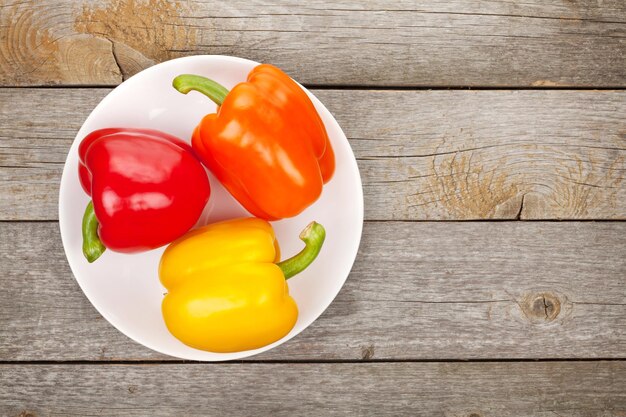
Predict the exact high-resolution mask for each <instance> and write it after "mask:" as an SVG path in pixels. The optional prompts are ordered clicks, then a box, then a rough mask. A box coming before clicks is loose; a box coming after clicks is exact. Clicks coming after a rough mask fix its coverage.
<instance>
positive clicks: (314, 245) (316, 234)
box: [276, 222, 326, 279]
mask: <svg viewBox="0 0 626 417" xmlns="http://www.w3.org/2000/svg"><path fill="white" fill-rule="evenodd" d="M325 238H326V230H324V227H323V226H322V225H321V224H319V223H316V222H311V223H309V225H308V226H307V227H305V228H304V230H303V231H302V233H300V239H301V240H302V241H303V242H304V245H305V246H304V249H302V250H301V251H300V253H298V254H297V255H295V256H292V257H291V258H289V259H285V260H284V261H282V262H279V263H277V264H276V265H278V267H279V268H280V269H281V270H282V271H283V274H285V279H289V278H291V277H293V276H294V275H296V274H299V273H300V272H302V271H304V270H305V269H306V267H307V266H309V265H311V262H313V261H314V260H315V258H317V255H318V254H319V253H320V250H321V249H322V245H323V244H324V239H325Z"/></svg>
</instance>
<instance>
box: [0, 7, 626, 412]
mask: <svg viewBox="0 0 626 417" xmlns="http://www.w3.org/2000/svg"><path fill="white" fill-rule="evenodd" d="M193 54H227V55H236V56H243V57H247V58H250V59H254V60H257V61H262V62H269V63H273V64H275V65H278V66H280V67H281V68H283V69H284V70H286V71H287V72H288V73H289V74H291V75H292V76H293V77H295V78H296V79H298V80H299V81H301V82H302V83H303V84H305V85H306V86H307V87H309V88H311V90H312V91H313V92H314V93H315V94H316V95H317V96H318V97H319V98H320V99H321V100H322V101H323V102H324V103H325V104H326V105H327V107H328V108H329V109H330V110H331V112H333V114H334V115H335V116H336V118H337V119H338V121H339V123H340V124H341V126H342V127H343V129H344V131H345V132H346V134H347V136H348V137H349V140H350V144H351V145H352V148H353V149H354V152H355V154H356V156H357V159H358V163H359V168H360V170H361V175H362V177H363V186H364V191H365V216H366V222H365V227H364V235H363V240H362V242H361V247H360V252H359V255H358V258H357V261H356V264H355V265H354V269H353V271H352V273H351V275H350V277H349V278H348V281H347V283H346V285H345V286H344V288H343V289H342V291H341V293H340V294H339V296H338V297H337V299H336V300H335V301H334V302H333V304H332V305H331V306H330V308H329V309H328V310H327V311H326V313H324V315H323V316H322V317H320V318H319V319H318V320H317V321H316V322H315V323H314V324H313V325H312V326H311V327H310V328H309V329H307V330H306V331H304V332H303V333H302V334H300V335H299V336H298V337H296V338H295V339H293V340H291V341H290V342H288V343H286V344H284V345H282V346H281V347H279V348H277V349H274V350H272V351H270V352H267V353H265V354H262V355H259V356H257V357H253V358H251V359H250V360H245V361H238V362H235V363H221V364H216V363H193V362H187V361H180V360H176V359H173V358H170V357H166V356H163V355H160V354H157V353H155V352H153V351H151V350H148V349H147V348H144V347H142V346H141V345H139V344H137V343H134V342H132V341H131V340H129V339H128V338H126V337H125V336H124V335H122V334H121V333H120V332H118V331H117V330H116V329H114V328H113V327H112V326H111V325H109V324H108V322H106V321H105V320H104V319H103V318H102V317H101V316H100V315H99V314H98V313H97V312H96V310H95V309H94V308H93V307H92V306H91V304H90V303H89V302H88V301H87V299H86V298H85V296H84V295H83V294H82V292H81V291H80V289H79V288H78V286H77V284H76V281H75V280H74V278H73V277H72V274H71V272H70V270H69V267H68V265H67V262H66V260H65V256H64V254H63V248H62V245H61V240H60V236H59V227H58V224H57V219H58V210H57V195H58V188H59V179H60V176H61V171H62V168H63V163H64V161H65V157H66V155H67V152H68V149H69V146H70V144H71V142H72V140H73V139H74V136H75V134H76V132H77V130H78V129H79V127H80V126H81V123H82V122H83V121H84V119H85V118H86V117H87V115H88V114H89V112H90V111H91V110H92V109H93V107H94V106H95V105H96V104H97V103H98V102H99V100H101V99H102V98H103V97H104V96H105V95H106V94H107V93H108V92H109V91H110V90H111V88H113V87H114V86H115V85H117V84H118V83H120V82H121V81H122V80H123V79H126V78H128V77H130V76H132V75H133V74H135V73H136V72H138V71H140V70H141V69H143V68H146V67H148V66H150V65H153V64H155V63H157V62H161V61H164V60H167V59H170V58H175V57H179V56H186V55H193ZM0 84H1V88H0V178H1V182H0V220H1V222H0V254H1V255H0V272H1V273H0V287H1V288H2V290H1V291H0V362H1V363H0V414H1V415H3V416H4V415H7V416H20V417H26V416H30V417H33V416H38V417H39V416H53V415H54V416H60V415H72V416H92V415H98V416H109V415H120V416H172V415H180V416H183V415H184V416H200V415H214V416H225V415H229V416H235V415H276V416H293V415H315V416H317V415H326V414H332V415H372V416H378V415H387V414H389V415H423V416H439V415H443V416H464V417H479V416H480V417H486V416H545V417H548V416H579V417H583V416H625V415H626V223H625V222H623V221H624V220H625V219H626V183H624V181H623V180H624V176H625V175H626V91H625V90H624V89H625V88H626V2H624V0H526V1H524V2H522V1H513V0H500V1H497V0H484V1H471V0H431V1H408V0H406V1H405V0H402V1H383V0H372V1H367V2H357V1H351V0H341V1H331V0H308V1H305V2H304V1H303V2H299V1H295V0H285V1H269V0H259V1H255V2H251V1H248V0H230V1H228V2H226V1H224V2H220V1H212V0H195V1H180V2H177V3H174V2H167V1H165V0H92V1H71V0H0ZM557 220H560V221H557Z"/></svg>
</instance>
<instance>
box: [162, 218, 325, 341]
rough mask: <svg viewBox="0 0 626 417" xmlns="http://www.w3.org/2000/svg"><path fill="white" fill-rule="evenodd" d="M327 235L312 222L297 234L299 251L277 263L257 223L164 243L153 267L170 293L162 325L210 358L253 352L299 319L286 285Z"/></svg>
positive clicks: (214, 227)
mask: <svg viewBox="0 0 626 417" xmlns="http://www.w3.org/2000/svg"><path fill="white" fill-rule="evenodd" d="M325 236H326V232H325V230H324V228H323V227H322V226H321V225H320V224H318V223H315V222H313V223H311V224H309V225H308V226H307V227H306V228H305V229H304V230H303V232H302V233H301V234H300V239H302V240H303V241H304V243H305V245H306V246H305V248H304V249H303V250H302V251H301V252H300V253H298V254H297V255H295V256H294V257H292V258H290V259H287V260H285V261H282V262H278V263H276V262H277V261H278V260H279V258H280V250H279V247H278V243H277V241H276V238H275V236H274V231H273V229H272V226H271V225H270V224H269V223H268V222H266V221H264V220H261V219H258V218H244V219H235V220H229V221H225V222H221V223H214V224H211V225H208V226H205V227H203V228H200V229H196V230H193V231H191V232H189V233H188V234H187V235H185V236H183V237H182V238H180V239H178V240H177V241H175V242H173V243H172V244H170V245H169V246H168V247H167V249H166V250H165V252H164V253H163V256H162V257H161V262H160V264H159V277H160V280H161V283H162V284H163V286H164V287H165V288H167V290H168V293H167V294H166V296H165V298H164V299H163V304H162V311H163V319H164V320H165V324H166V325H167V328H168V329H169V331H170V332H171V333H172V335H174V336H175V337H176V338H177V339H179V340H180V341H181V342H183V343H185V344H186V345H189V346H191V347H193V348H196V349H202V350H208V351H212V352H238V351H242V350H250V349H256V348H259V347H262V346H265V345H268V344H270V343H272V342H275V341H277V340H279V339H280V338H282V337H283V336H285V335H286V334H287V333H289V331H290V330H291V329H292V328H293V326H294V325H295V323H296V319H297V318H298V307H297V306H296V302H295V301H294V299H293V298H292V297H291V296H290V295H289V287H288V286H287V282H286V279H289V278H290V277H292V276H294V275H296V274H297V273H299V272H300V271H302V270H304V269H305V268H306V267H307V266H308V265H309V264H310V263H311V262H313V260H314V259H315V258H316V257H317V255H318V253H319V251H320V249H321V247H322V244H323V242H324V238H325Z"/></svg>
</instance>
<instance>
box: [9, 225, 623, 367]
mask: <svg viewBox="0 0 626 417" xmlns="http://www.w3.org/2000/svg"><path fill="white" fill-rule="evenodd" d="M0 234H1V235H2V236H3V237H4V239H3V241H2V242H0V270H1V271H4V274H3V276H2V278H0V280H1V281H0V282H2V287H3V291H1V292H0V361H3V360H26V361H32V360H111V359H115V360H137V359H141V360H171V358H167V357H165V356H163V355H160V354H157V353H155V352H152V351H151V350H149V349H147V348H144V347H142V346H140V345H137V344H136V343H134V342H132V341H131V340H129V339H128V338H126V337H125V336H123V335H122V334H120V333H119V332H118V331H117V330H115V329H114V328H113V327H112V326H111V325H110V324H108V322H107V321H106V320H104V319H103V318H102V317H101V316H100V315H99V314H98V313H97V312H96V311H95V309H94V308H93V307H92V306H91V305H90V304H89V301H87V299H86V298H85V297H84V295H83V294H82V293H81V291H80V289H79V288H78V285H77V284H76V282H75V281H74V280H73V279H72V275H71V272H70V270H69V267H68V266H67V265H66V262H65V255H64V253H63V248H62V247H61V245H60V244H59V241H60V236H59V232H58V226H57V224H56V223H0ZM33 242H38V244H34V243H33ZM624 253H626V223H599V224H596V223H590V222H585V223H564V224H561V223H555V222H491V223H490V222H455V223H442V222H411V223H405V222H367V223H366V224H365V228H364V235H363V240H362V243H361V248H360V253H359V255H358V257H357V261H356V263H355V265H354V269H353V271H352V274H351V275H350V277H349V279H348V281H347V282H346V285H345V286H344V288H343V289H342V291H341V292H340V294H339V296H338V297H337V299H336V300H335V301H334V302H333V304H332V305H331V306H330V307H329V309H328V310H327V311H326V312H325V313H324V314H323V315H322V317H321V318H320V319H319V320H318V321H316V322H315V324H314V325H312V326H311V328H309V329H307V330H306V331H305V332H303V333H302V334H301V335H299V336H298V337H296V338H295V339H294V340H293V341H291V342H289V343H286V344H284V345H283V346H281V347H279V348H277V349H273V350H271V351H269V352H267V353H265V354H263V355H259V356H257V357H254V358H251V359H253V360H266V359H271V360H353V359H376V360H389V359H391V360H400V359H401V360H418V359H470V358H474V359H495V358H498V359H512V358H526V359H532V358H567V359H576V358H580V357H585V358H621V357H623V356H624V352H625V351H626V314H625V310H626V291H624V287H625V285H626V276H625V274H624V271H626V258H625V257H624V256H623V255H624ZM77 317H80V320H77V319H76V318H77ZM539 341H540V343H539Z"/></svg>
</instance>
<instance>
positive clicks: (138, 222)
mask: <svg viewBox="0 0 626 417" xmlns="http://www.w3.org/2000/svg"><path fill="white" fill-rule="evenodd" d="M78 154H79V158H80V163H79V166H78V172H79V178H80V183H81V185H82V187H83V189H84V190H85V192H87V194H89V195H90V196H91V198H92V201H91V202H90V203H89V204H88V205H87V209H86V210H85V214H84V216H83V226H82V230H83V254H84V255H85V257H86V258H87V260H88V261H89V262H93V261H95V260H96V259H98V257H100V255H102V253H103V252H104V251H105V249H106V248H109V249H111V250H114V251H117V252H127V253H132V252H139V251H145V250H149V249H154V248H157V247H159V246H163V245H165V244H167V243H170V242H172V241H173V240H175V239H177V238H179V237H180V236H182V235H183V234H185V233H186V232H187V231H188V230H189V229H191V227H193V226H194V224H195V223H196V222H197V221H198V218H199V217H200V214H201V213H202V210H203V209H204V206H205V205H206V202H207V201H208V199H209V195H210V192H211V189H210V185H209V180H208V177H207V174H206V171H205V169H204V167H203V166H202V164H201V163H200V161H199V160H198V159H197V158H196V157H195V156H194V154H193V152H192V149H191V146H189V145H188V144H187V143H185V142H184V141H182V140H181V139H179V138H177V137H174V136H172V135H169V134H167V133H164V132H160V131H157V130H148V129H130V128H110V129H100V130H96V131H94V132H91V133H90V134H89V135H87V136H86V137H85V138H84V139H83V140H82V142H81V144H80V146H79V149H78Z"/></svg>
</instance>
